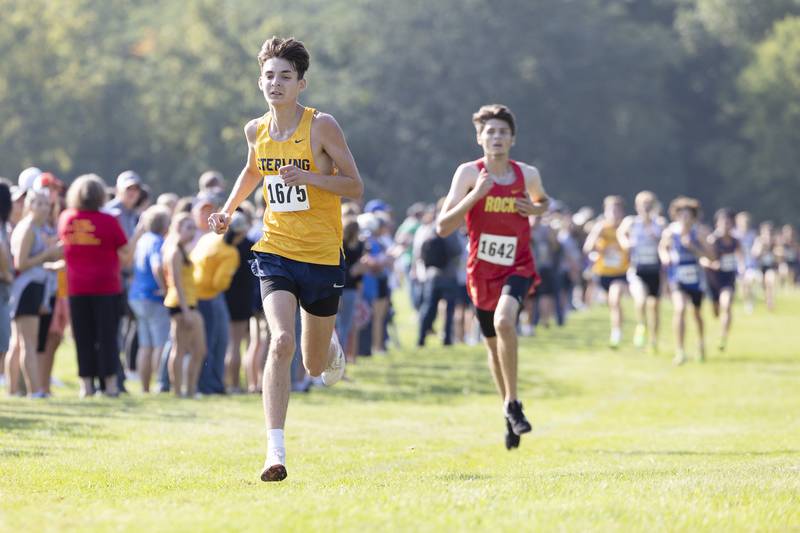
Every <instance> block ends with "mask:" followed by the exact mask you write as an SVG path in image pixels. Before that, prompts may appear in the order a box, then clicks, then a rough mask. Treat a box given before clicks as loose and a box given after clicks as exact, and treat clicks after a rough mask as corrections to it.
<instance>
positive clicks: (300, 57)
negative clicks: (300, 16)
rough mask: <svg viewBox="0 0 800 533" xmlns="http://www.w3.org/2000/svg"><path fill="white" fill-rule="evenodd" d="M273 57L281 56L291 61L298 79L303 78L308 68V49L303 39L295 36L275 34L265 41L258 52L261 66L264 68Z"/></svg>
mask: <svg viewBox="0 0 800 533" xmlns="http://www.w3.org/2000/svg"><path fill="white" fill-rule="evenodd" d="M273 57H279V58H281V59H285V60H286V61H288V62H289V63H291V64H292V68H293V69H294V70H296V71H297V78H298V79H301V80H302V79H303V76H305V74H306V71H307V70H308V63H309V56H308V50H306V46H305V45H304V44H303V43H302V42H301V41H298V40H295V38H294V37H289V38H288V39H282V38H280V37H275V36H273V37H272V39H267V40H266V41H264V44H263V45H262V46H261V51H260V52H258V66H259V68H262V69H263V68H264V63H266V62H267V59H271V58H273Z"/></svg>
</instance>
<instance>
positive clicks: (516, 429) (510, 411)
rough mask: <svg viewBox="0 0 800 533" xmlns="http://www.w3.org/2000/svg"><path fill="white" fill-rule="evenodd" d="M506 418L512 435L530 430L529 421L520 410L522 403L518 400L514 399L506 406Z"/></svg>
mask: <svg viewBox="0 0 800 533" xmlns="http://www.w3.org/2000/svg"><path fill="white" fill-rule="evenodd" d="M506 420H508V424H509V426H511V431H512V432H513V433H514V435H522V434H523V433H527V432H529V431H530V430H531V423H530V422H528V419H527V418H525V413H523V412H522V403H521V402H520V401H519V400H514V401H513V402H511V403H509V404H508V407H506Z"/></svg>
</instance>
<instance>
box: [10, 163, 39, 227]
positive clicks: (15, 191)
mask: <svg viewBox="0 0 800 533" xmlns="http://www.w3.org/2000/svg"><path fill="white" fill-rule="evenodd" d="M41 174H42V171H41V170H39V169H38V168H36V167H28V168H26V169H25V170H23V171H22V172H20V173H19V178H18V179H17V185H15V186H13V187H11V201H12V202H13V207H12V210H11V215H10V216H9V222H10V223H11V226H16V225H17V224H18V223H19V221H20V220H22V216H23V211H24V210H25V196H26V195H27V194H28V191H30V190H31V189H33V184H34V182H35V181H36V178H38V177H39V176H40V175H41Z"/></svg>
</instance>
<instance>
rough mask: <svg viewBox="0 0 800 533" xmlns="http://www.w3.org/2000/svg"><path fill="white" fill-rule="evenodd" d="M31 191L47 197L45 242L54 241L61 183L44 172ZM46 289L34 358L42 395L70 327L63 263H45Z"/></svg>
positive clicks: (48, 390)
mask: <svg viewBox="0 0 800 533" xmlns="http://www.w3.org/2000/svg"><path fill="white" fill-rule="evenodd" d="M32 190H33V191H35V192H36V193H43V194H46V195H47V196H48V198H49V200H50V214H49V216H48V218H47V222H46V223H45V224H44V225H43V226H42V231H43V232H44V235H45V238H47V239H49V240H56V239H57V234H58V231H57V229H56V228H57V226H58V217H59V215H60V214H61V211H62V208H63V198H62V194H63V193H64V192H65V191H64V183H63V182H62V181H61V180H59V179H58V178H57V177H56V176H55V175H53V174H52V173H50V172H43V173H42V174H40V175H39V176H38V177H37V178H36V179H35V180H34V182H33V187H32ZM44 266H45V270H47V286H46V288H45V292H46V294H48V295H50V298H49V301H48V302H47V305H46V306H45V308H46V312H43V313H42V314H41V315H40V317H39V333H38V339H37V348H36V349H37V352H38V355H37V358H38V365H37V366H38V369H39V376H40V378H39V383H41V385H42V392H44V394H46V395H49V394H50V380H51V376H52V373H53V362H54V359H55V353H56V350H58V347H59V345H60V344H61V341H62V340H63V339H64V330H65V329H66V327H67V324H68V323H69V302H68V300H67V290H66V272H64V262H63V261H53V262H49V263H46V264H45V265H44Z"/></svg>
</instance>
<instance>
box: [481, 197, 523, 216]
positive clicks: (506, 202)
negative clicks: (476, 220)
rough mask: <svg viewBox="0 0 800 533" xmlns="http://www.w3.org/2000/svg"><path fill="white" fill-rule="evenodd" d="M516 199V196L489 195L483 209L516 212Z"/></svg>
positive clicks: (488, 211) (497, 211) (491, 211)
mask: <svg viewBox="0 0 800 533" xmlns="http://www.w3.org/2000/svg"><path fill="white" fill-rule="evenodd" d="M515 200H516V198H515V197H514V196H487V197H486V202H485V203H484V204H483V210H484V211H485V212H487V213H516V212H517V206H516V202H515Z"/></svg>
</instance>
